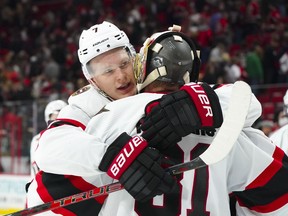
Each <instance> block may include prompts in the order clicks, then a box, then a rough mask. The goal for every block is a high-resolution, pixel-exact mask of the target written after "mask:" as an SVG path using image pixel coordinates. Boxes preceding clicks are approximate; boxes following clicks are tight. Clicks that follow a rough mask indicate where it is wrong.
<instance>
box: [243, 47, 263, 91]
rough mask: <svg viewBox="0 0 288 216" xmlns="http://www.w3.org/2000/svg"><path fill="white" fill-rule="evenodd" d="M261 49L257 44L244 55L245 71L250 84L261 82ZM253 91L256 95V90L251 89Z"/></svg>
mask: <svg viewBox="0 0 288 216" xmlns="http://www.w3.org/2000/svg"><path fill="white" fill-rule="evenodd" d="M262 56H263V49H262V47H261V46H260V45H259V44H257V45H255V46H253V49H252V50H251V51H250V52H248V53H247V55H246V60H245V62H246V71H247V73H248V79H249V84H250V85H259V84H262V83H263V65H262ZM253 91H254V92H253V93H254V94H255V95H256V96H257V93H258V90H257V89H253Z"/></svg>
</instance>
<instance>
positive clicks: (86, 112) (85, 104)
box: [58, 85, 111, 125]
mask: <svg viewBox="0 0 288 216" xmlns="http://www.w3.org/2000/svg"><path fill="white" fill-rule="evenodd" d="M109 102H111V101H110V100H108V99H107V98H106V97H105V96H104V95H102V94H100V93H99V91H97V90H96V89H95V88H94V87H93V86H91V85H86V86H84V87H83V88H81V89H79V90H77V91H76V92H74V93H73V94H72V95H71V96H70V97H69V99H68V106H66V107H64V108H63V109H62V110H61V111H60V113H59V116H58V118H60V119H61V118H62V119H63V118H66V119H73V120H76V121H79V122H81V123H82V124H84V125H86V124H87V123H88V121H89V120H90V119H91V118H92V117H93V116H94V115H96V114H97V113H98V112H99V111H100V110H101V109H102V108H103V107H104V106H105V105H106V104H107V103H109Z"/></svg>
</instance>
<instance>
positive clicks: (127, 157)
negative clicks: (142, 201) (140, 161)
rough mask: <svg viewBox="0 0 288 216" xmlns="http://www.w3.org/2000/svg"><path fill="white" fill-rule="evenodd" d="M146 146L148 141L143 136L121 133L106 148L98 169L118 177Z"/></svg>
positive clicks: (112, 176)
mask: <svg viewBox="0 0 288 216" xmlns="http://www.w3.org/2000/svg"><path fill="white" fill-rule="evenodd" d="M147 146H148V143H147V141H146V140H145V139H144V138H143V137H141V136H133V137H131V136H129V135H128V134H127V133H122V134H121V135H120V136H119V137H118V138H117V139H116V140H115V141H114V142H113V143H112V144H111V145H110V146H109V148H108V149H107V151H106V153H105V155H104V156H103V158H102V160H101V163H100V165H99V169H100V170H101V171H107V174H108V175H109V176H110V177H111V178H113V179H119V178H120V177H121V175H122V174H123V172H125V170H126V169H127V168H128V167H129V166H130V164H131V163H132V162H133V161H134V160H135V159H136V158H137V156H138V155H139V154H140V153H141V152H142V151H143V150H144V149H145V148H146V147H147Z"/></svg>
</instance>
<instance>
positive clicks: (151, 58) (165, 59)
mask: <svg viewBox="0 0 288 216" xmlns="http://www.w3.org/2000/svg"><path fill="white" fill-rule="evenodd" d="M179 27H180V26H179ZM180 29H181V27H180ZM199 56H200V52H199V51H198V50H196V47H195V44H194V43H193V41H192V40H191V39H190V38H189V37H188V36H187V35H185V34H183V33H181V32H180V30H177V31H175V30H173V29H172V28H171V29H170V30H169V31H164V32H159V33H155V34H153V35H152V36H151V37H150V38H148V39H147V40H146V41H145V42H144V45H143V47H142V48H141V49H140V52H139V54H137V56H136V59H135V63H134V67H135V68H134V71H135V76H136V79H137V81H138V91H141V90H142V89H143V88H145V87H146V86H147V85H149V84H150V83H152V82H153V81H155V80H159V81H163V82H169V83H175V84H179V85H184V84H185V83H189V82H197V81H198V75H199V68H200V57H199Z"/></svg>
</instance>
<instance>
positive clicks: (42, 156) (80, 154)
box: [35, 125, 107, 176]
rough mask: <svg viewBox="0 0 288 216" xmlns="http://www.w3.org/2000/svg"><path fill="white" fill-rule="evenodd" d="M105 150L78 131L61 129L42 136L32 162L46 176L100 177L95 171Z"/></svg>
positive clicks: (103, 145) (67, 126)
mask: <svg viewBox="0 0 288 216" xmlns="http://www.w3.org/2000/svg"><path fill="white" fill-rule="evenodd" d="M106 147H107V146H106V144H105V143H103V142H100V141H99V140H98V139H97V138H96V137H94V136H92V135H89V134H87V133H85V132H84V131H83V130H82V129H81V128H80V127H75V126H72V125H62V126H58V127H55V128H51V129H48V130H46V131H45V132H44V133H43V134H42V136H41V138H40V140H39V147H38V149H37V151H36V154H35V160H36V162H37V165H38V166H39V168H40V169H41V170H43V171H45V172H48V173H55V174H70V175H77V176H92V175H95V174H96V175H97V174H99V173H102V172H101V171H98V169H97V168H98V164H99V163H100V160H101V158H102V155H103V154H104V152H105V150H106Z"/></svg>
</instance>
